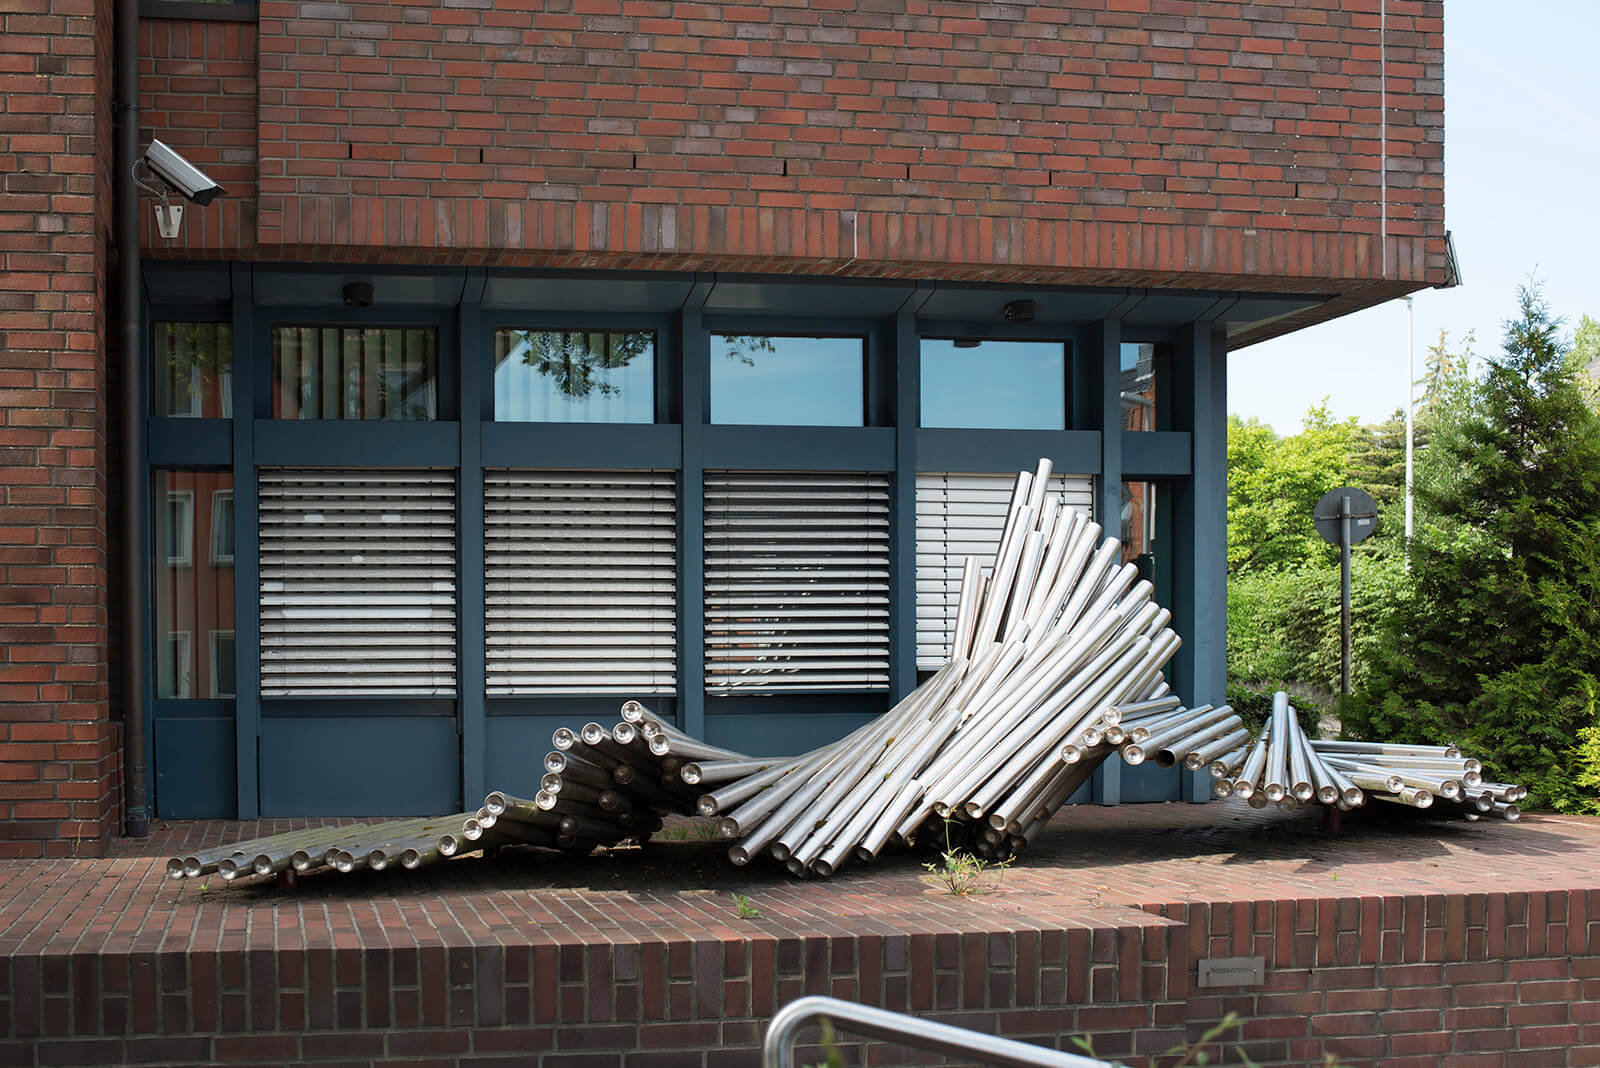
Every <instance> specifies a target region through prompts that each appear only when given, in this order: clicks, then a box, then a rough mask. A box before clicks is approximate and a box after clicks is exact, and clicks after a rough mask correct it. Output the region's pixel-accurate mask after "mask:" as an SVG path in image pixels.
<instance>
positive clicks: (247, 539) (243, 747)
mask: <svg viewBox="0 0 1600 1068" xmlns="http://www.w3.org/2000/svg"><path fill="white" fill-rule="evenodd" d="M231 272H232V278H231V282H232V287H233V655H234V662H233V670H234V676H233V691H234V698H233V730H234V735H233V737H234V743H235V746H236V756H237V759H236V764H235V767H236V771H237V779H236V785H237V787H238V818H239V819H242V820H253V819H256V818H257V817H258V816H260V815H261V789H260V783H259V781H258V776H259V775H260V761H259V756H258V754H259V751H260V737H261V585H260V582H261V579H260V576H261V545H260V542H261V538H260V533H259V530H258V528H257V522H258V520H257V508H256V503H257V502H256V454H255V434H254V433H252V431H253V430H254V427H255V418H256V415H257V412H256V389H255V385H256V380H257V377H258V376H259V378H260V381H261V382H262V383H267V382H270V381H272V356H271V353H270V339H269V338H268V337H267V335H266V330H265V328H264V327H263V329H262V330H261V333H260V334H259V335H258V334H257V332H256V314H255V311H256V309H255V294H254V286H253V285H252V276H251V267H250V265H249V264H234V265H233V267H232V268H231ZM262 393H263V396H265V389H263V391H262ZM151 770H152V772H153V771H154V768H153V766H152V769H151Z"/></svg>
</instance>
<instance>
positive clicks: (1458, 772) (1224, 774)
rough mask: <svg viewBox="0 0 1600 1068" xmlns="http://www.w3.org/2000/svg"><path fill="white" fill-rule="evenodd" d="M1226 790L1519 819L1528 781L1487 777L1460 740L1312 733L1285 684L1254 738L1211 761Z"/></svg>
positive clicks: (1293, 800) (1264, 800)
mask: <svg viewBox="0 0 1600 1068" xmlns="http://www.w3.org/2000/svg"><path fill="white" fill-rule="evenodd" d="M1209 768H1210V771H1211V775H1212V777H1213V778H1214V779H1215V780H1216V782H1215V784H1214V786H1213V792H1214V793H1215V794H1216V795H1217V796H1218V797H1239V798H1242V799H1244V801H1245V802H1246V803H1248V804H1249V805H1250V807H1251V808H1265V807H1266V806H1267V805H1269V804H1275V805H1277V806H1278V807H1279V808H1280V809H1284V810H1292V809H1294V808H1296V807H1297V806H1299V805H1302V804H1313V803H1315V804H1322V805H1333V806H1335V807H1337V808H1339V809H1342V810H1345V811H1348V810H1350V809H1353V808H1357V807H1359V806H1361V805H1363V804H1365V803H1366V802H1367V801H1368V800H1374V801H1381V802H1384V803H1385V804H1392V805H1404V806H1408V807H1410V808H1413V809H1434V810H1435V811H1436V812H1437V813H1439V814H1449V815H1461V816H1463V817H1465V818H1466V819H1468V820H1477V819H1481V818H1482V817H1484V816H1495V817H1498V818H1500V819H1505V820H1517V819H1520V818H1521V816H1522V812H1521V810H1520V809H1518V808H1517V805H1516V802H1517V801H1519V800H1521V799H1522V798H1523V797H1524V796H1526V794H1527V790H1526V789H1525V788H1524V787H1521V786H1516V785H1512V784H1509V783H1486V782H1484V781H1483V769H1482V766H1481V765H1480V764H1479V762H1478V761H1476V760H1474V759H1472V758H1470V757H1466V756H1463V755H1462V753H1461V750H1460V749H1458V748H1456V747H1455V746H1453V745H1400V744H1390V743H1384V742H1356V741H1320V740H1312V739H1310V738H1307V737H1306V734H1305V731H1304V730H1302V729H1301V727H1300V720H1299V716H1298V714H1297V713H1296V712H1295V709H1294V707H1293V706H1292V705H1290V704H1289V695H1288V694H1287V693H1285V692H1283V691H1281V690H1280V691H1279V692H1278V693H1276V694H1274V695H1273V700H1272V715H1271V717H1270V718H1269V719H1268V720H1267V723H1266V725H1265V726H1264V728H1263V729H1262V731H1261V735H1260V737H1258V738H1257V739H1256V741H1255V743H1254V744H1253V745H1251V746H1250V747H1249V748H1248V750H1246V751H1244V752H1243V754H1242V756H1241V755H1240V754H1239V753H1234V754H1231V755H1230V756H1228V757H1226V758H1223V759H1220V760H1217V761H1214V762H1213V763H1211V764H1210V765H1209Z"/></svg>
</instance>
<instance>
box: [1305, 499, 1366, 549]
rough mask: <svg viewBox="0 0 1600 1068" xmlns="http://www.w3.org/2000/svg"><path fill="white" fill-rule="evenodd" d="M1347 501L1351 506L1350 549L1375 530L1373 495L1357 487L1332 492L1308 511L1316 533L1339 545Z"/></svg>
mask: <svg viewBox="0 0 1600 1068" xmlns="http://www.w3.org/2000/svg"><path fill="white" fill-rule="evenodd" d="M1346 500H1349V502H1350V513H1349V516H1350V544H1351V545H1354V544H1355V543H1356V542H1358V541H1360V540H1362V539H1363V538H1365V537H1366V536H1367V535H1369V534H1371V533H1372V532H1373V531H1375V530H1377V529H1378V502H1377V501H1375V500H1373V499H1372V494H1370V493H1368V492H1367V491H1366V490H1364V489H1360V488H1358V487H1356V486H1340V487H1339V488H1338V489H1331V490H1329V491H1328V492H1327V493H1324V494H1323V495H1322V500H1320V501H1318V502H1317V506H1316V507H1315V508H1313V509H1312V510H1311V521H1312V522H1313V523H1315V524H1316V525H1317V533H1318V534H1321V535H1322V536H1323V537H1324V538H1325V539H1327V540H1328V541H1331V542H1333V544H1335V545H1339V544H1341V543H1342V542H1341V539H1342V537H1343V535H1342V534H1341V533H1340V531H1341V530H1342V528H1343V526H1344V524H1343V522H1342V520H1343V519H1344V518H1345V510H1344V507H1345V505H1344V502H1345V501H1346Z"/></svg>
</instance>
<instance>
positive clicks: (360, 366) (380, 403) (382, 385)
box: [272, 326, 439, 419]
mask: <svg viewBox="0 0 1600 1068" xmlns="http://www.w3.org/2000/svg"><path fill="white" fill-rule="evenodd" d="M272 417H273V418H274V419H437V418H439V344H438V335H437V332H436V331H434V330H433V329H432V328H429V327H415V326H411V327H377V326H369V327H353V326H352V327H345V326H275V327H273V328H272Z"/></svg>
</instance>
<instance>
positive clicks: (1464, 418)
mask: <svg viewBox="0 0 1600 1068" xmlns="http://www.w3.org/2000/svg"><path fill="white" fill-rule="evenodd" d="M1519 303H1520V317H1519V318H1518V319H1516V320H1514V321H1512V322H1510V323H1508V324H1507V327H1506V337H1505V343H1504V351H1503V353H1502V354H1501V355H1500V356H1498V357H1494V358H1491V359H1490V360H1489V361H1488V368H1487V371H1486V373H1485V375H1484V377H1483V379H1482V381H1481V382H1480V383H1478V385H1477V388H1476V389H1474V390H1473V391H1472V393H1473V395H1474V399H1475V401H1476V404H1475V405H1473V406H1472V407H1471V408H1466V407H1460V408H1457V409H1456V410H1455V413H1454V418H1453V419H1452V418H1446V417H1444V414H1445V413H1443V412H1436V413H1434V414H1435V415H1436V416H1440V418H1437V419H1436V420H1435V422H1434V425H1433V426H1432V427H1431V428H1430V429H1431V431H1432V439H1431V444H1430V446H1429V450H1430V452H1434V455H1433V456H1431V457H1430V461H1431V462H1430V463H1429V464H1428V465H1427V466H1428V468H1429V469H1430V470H1434V471H1437V472H1440V476H1439V477H1435V478H1430V479H1426V480H1423V481H1422V482H1421V483H1420V484H1419V485H1418V487H1417V499H1418V505H1419V511H1420V512H1421V514H1422V515H1423V516H1424V517H1425V518H1426V519H1428V520H1429V521H1428V522H1425V523H1424V524H1423V525H1422V527H1421V528H1420V529H1419V532H1418V537H1417V538H1416V539H1415V540H1414V542H1413V545H1412V560H1411V563H1412V567H1411V577H1412V584H1411V591H1410V594H1409V596H1407V597H1405V598H1404V599H1403V600H1402V601H1401V603H1400V604H1399V605H1398V606H1397V609H1396V611H1395V613H1394V614H1393V615H1392V616H1391V618H1390V624H1389V626H1390V631H1389V634H1388V636H1387V637H1388V640H1387V641H1386V642H1384V643H1381V647H1380V649H1381V651H1380V652H1379V654H1378V656H1377V661H1376V663H1374V664H1373V665H1372V666H1371V670H1370V671H1369V673H1368V676H1367V681H1366V684H1365V685H1364V686H1363V687H1362V688H1361V690H1360V691H1359V692H1358V693H1357V695H1356V697H1355V699H1353V700H1352V701H1350V702H1348V703H1347V705H1346V707H1345V708H1344V709H1343V718H1344V720H1345V724H1346V732H1347V733H1348V734H1349V735H1351V736H1354V737H1362V736H1366V737H1373V738H1390V739H1394V740H1397V741H1429V742H1442V741H1445V740H1455V741H1458V742H1460V743H1461V744H1462V745H1463V746H1464V747H1465V748H1467V749H1469V750H1470V751H1471V752H1473V753H1474V754H1478V755H1481V756H1482V757H1483V758H1484V760H1485V764H1486V767H1487V770H1488V771H1489V772H1491V773H1492V774H1494V775H1496V776H1499V777H1501V779H1502V781H1505V780H1509V781H1517V782H1524V783H1526V784H1527V785H1528V786H1529V787H1530V788H1531V789H1532V790H1533V791H1534V795H1533V797H1532V800H1533V801H1534V802H1536V803H1544V804H1548V805H1553V806H1554V807H1557V808H1561V809H1566V810H1579V809H1588V810H1596V808H1597V799H1596V798H1595V797H1594V796H1593V791H1592V790H1590V791H1586V790H1585V789H1584V787H1583V786H1581V785H1580V782H1581V780H1583V779H1585V778H1586V777H1588V775H1589V771H1587V770H1586V769H1584V768H1582V767H1580V764H1581V761H1582V759H1583V754H1582V753H1581V752H1580V744H1581V743H1583V742H1587V741H1590V740H1591V739H1590V737H1589V736H1588V735H1585V734H1584V733H1583V732H1585V730H1586V729H1592V728H1594V727H1595V724H1596V717H1597V711H1600V709H1597V706H1596V705H1597V699H1600V685H1597V682H1596V676H1597V673H1600V418H1597V416H1596V414H1595V412H1594V410H1593V409H1591V408H1590V407H1589V406H1588V404H1587V403H1586V402H1585V397H1584V392H1583V389H1582V387H1581V386H1580V384H1579V383H1578V381H1577V368H1576V366H1575V365H1574V363H1573V361H1571V360H1570V359H1569V358H1568V351H1567V349H1566V348H1565V347H1564V346H1563V345H1562V344H1561V341H1560V323H1559V321H1557V320H1555V319H1553V318H1552V317H1551V315H1550V310H1549V307H1548V305H1547V304H1546V302H1545V300H1544V298H1543V297H1542V296H1541V294H1540V293H1539V290H1538V288H1537V286H1530V287H1524V288H1523V289H1522V290H1521V291H1520V292H1519ZM1445 473H1448V477H1445ZM1589 748H1593V746H1590V747H1589Z"/></svg>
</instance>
